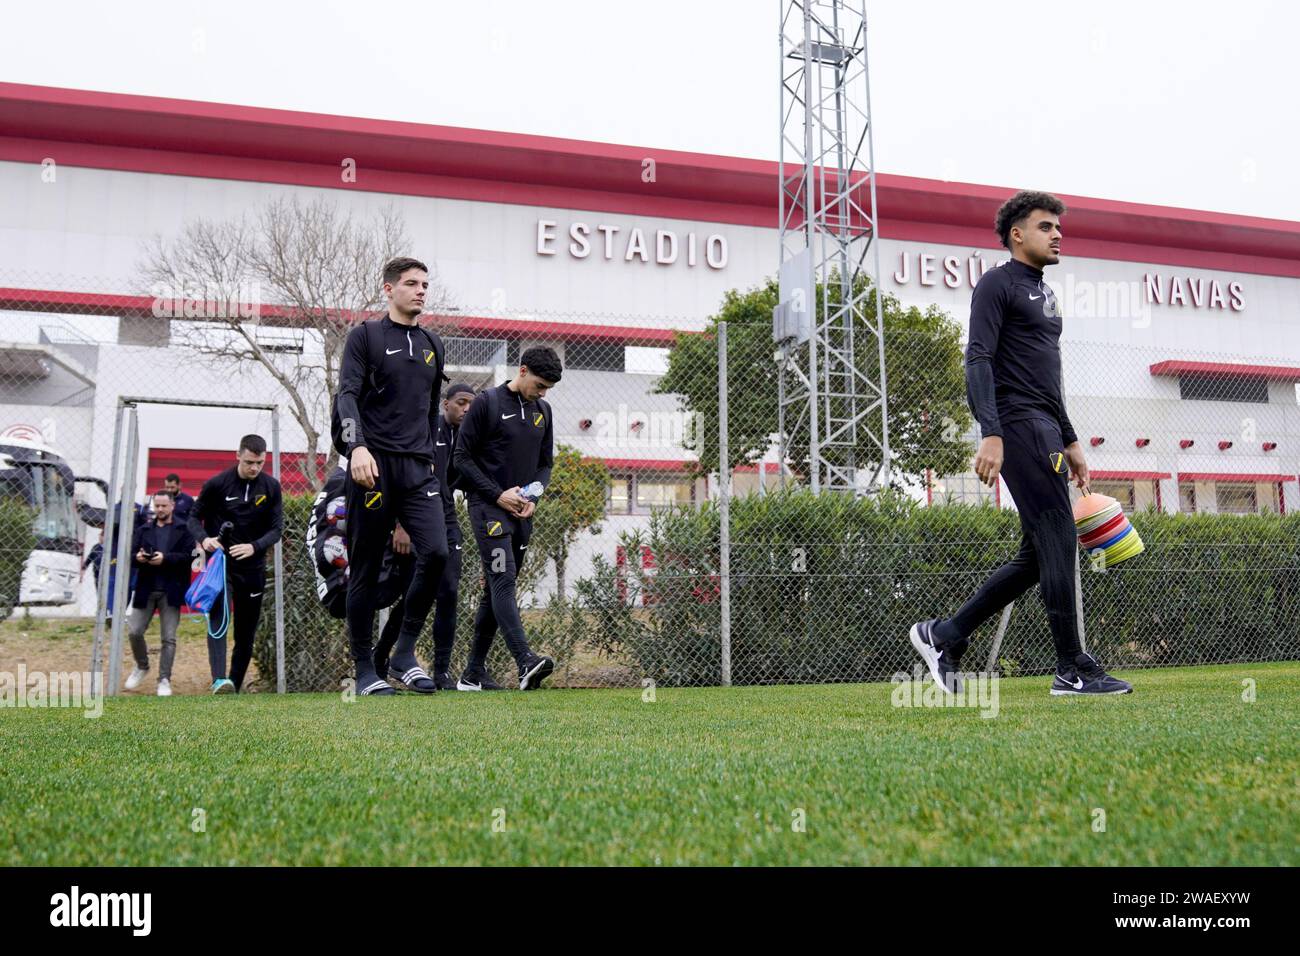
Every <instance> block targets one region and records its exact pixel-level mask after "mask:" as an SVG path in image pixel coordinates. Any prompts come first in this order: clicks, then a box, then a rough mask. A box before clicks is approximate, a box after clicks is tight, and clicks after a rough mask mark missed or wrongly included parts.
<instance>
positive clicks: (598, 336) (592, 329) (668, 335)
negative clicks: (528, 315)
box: [0, 287, 698, 348]
mask: <svg viewBox="0 0 1300 956" xmlns="http://www.w3.org/2000/svg"><path fill="white" fill-rule="evenodd" d="M154 301H155V300H154V299H152V298H150V297H149V296H146V295H112V294H110V293H104V292H70V291H65V290H61V289H19V288H8V287H0V309H4V310H6V311H10V312H49V313H52V314H58V315H65V314H70V315H118V316H128V317H136V318H139V317H146V316H151V315H153V314H154V311H153V308H154ZM385 314H386V313H383V312H370V313H358V314H357V318H358V319H363V318H378V317H379V316H381V315H385ZM258 317H259V318H262V319H267V318H269V319H272V320H273V321H272V322H269V323H267V324H283V325H293V324H295V321H296V320H297V318H298V314H297V312H296V310H294V309H288V308H284V307H281V306H274V305H261V306H259V307H258ZM611 318H613V317H611ZM274 320H278V321H274ZM423 324H427V325H429V326H430V327H431V328H432V329H433V330H434V331H436V332H438V334H440V335H444V336H459V337H464V338H492V337H494V336H503V335H504V336H511V337H514V338H528V337H537V338H548V339H563V340H570V339H582V340H585V341H592V340H595V341H601V342H609V343H618V344H622V345H648V346H657V347H660V348H667V347H669V346H671V345H672V344H673V337H674V336H676V335H691V334H698V333H691V332H682V331H679V330H677V329H659V328H642V327H638V326H626V325H595V324H592V323H587V322H551V321H545V322H537V321H533V320H530V319H502V318H495V317H492V316H475V315H433V316H429V317H428V318H427V319H426V321H425V323H423Z"/></svg>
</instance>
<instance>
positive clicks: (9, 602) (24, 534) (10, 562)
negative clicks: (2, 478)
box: [0, 497, 36, 621]
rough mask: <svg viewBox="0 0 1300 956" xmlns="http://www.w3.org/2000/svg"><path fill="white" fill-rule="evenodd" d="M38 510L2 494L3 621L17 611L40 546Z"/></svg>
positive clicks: (0, 602) (0, 577)
mask: <svg viewBox="0 0 1300 956" xmlns="http://www.w3.org/2000/svg"><path fill="white" fill-rule="evenodd" d="M34 517H35V512H33V511H32V509H31V508H30V507H29V506H28V505H27V504H25V503H24V502H23V501H21V500H19V499H17V498H11V497H0V621H3V620H5V619H6V618H7V617H9V615H10V614H12V613H13V609H14V607H15V606H16V605H17V603H18V596H19V590H20V588H21V587H22V578H23V568H24V567H26V565H27V559H28V557H30V556H31V553H32V549H33V548H34V547H36V534H35V532H34V531H33V530H32V522H33V520H34Z"/></svg>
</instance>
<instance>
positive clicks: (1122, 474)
mask: <svg viewBox="0 0 1300 956" xmlns="http://www.w3.org/2000/svg"><path fill="white" fill-rule="evenodd" d="M1088 476H1089V477H1090V478H1091V479H1093V480H1094V481H1162V480H1163V479H1165V478H1172V477H1173V475H1171V474H1170V473H1169V472H1167V471H1114V470H1110V471H1103V470H1100V469H1091V468H1090V469H1089V470H1088Z"/></svg>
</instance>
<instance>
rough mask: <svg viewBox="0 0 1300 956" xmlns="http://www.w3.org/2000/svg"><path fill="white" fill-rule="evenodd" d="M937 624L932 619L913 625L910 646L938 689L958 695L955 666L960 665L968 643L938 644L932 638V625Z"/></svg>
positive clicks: (957, 677)
mask: <svg viewBox="0 0 1300 956" xmlns="http://www.w3.org/2000/svg"><path fill="white" fill-rule="evenodd" d="M938 623H939V620H938V618H932V619H931V620H929V621H920V622H918V623H916V624H913V625H912V630H911V631H910V632H909V636H910V637H911V639H912V646H913V647H915V648H916V652H917V653H918V654H920V655H921V660H923V661H925V664H926V666H927V667H929V668H930V676H931V677H932V678H934V682H935V683H936V684H938V685H939V689H940V690H943V691H945V692H946V693H949V694H960V693H961V677H960V675H959V674H958V673H957V665H958V664H960V663H961V655H962V654H963V653H964V652H965V650H966V647H967V644H968V642H967V641H960V642H958V643H956V644H940V643H938V642H937V641H936V640H935V636H934V625H936V624H938Z"/></svg>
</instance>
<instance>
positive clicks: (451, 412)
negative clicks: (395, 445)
mask: <svg viewBox="0 0 1300 956" xmlns="http://www.w3.org/2000/svg"><path fill="white" fill-rule="evenodd" d="M472 401H474V389H473V388H472V387H471V386H469V385H466V384H464V383H463V382H457V383H456V384H455V385H450V386H448V388H447V392H446V397H445V398H444V399H443V402H442V414H441V415H439V416H438V431H437V434H435V435H434V439H433V470H434V473H435V474H436V475H437V476H438V483H439V485H440V486H441V487H442V489H443V491H442V518H443V522H444V523H445V524H446V526H447V564H446V565H445V566H444V567H443V570H442V580H441V581H439V582H438V596H437V603H436V605H435V606H434V610H433V682H434V683H435V684H436V685H438V690H456V689H457V681H456V678H454V677H452V676H451V651H452V647H453V646H454V645H455V643H456V604H457V599H458V596H459V593H460V574H461V567H462V563H461V551H462V547H463V545H464V542H465V536H464V534H463V533H462V532H461V530H460V523H459V522H458V521H457V520H456V502H455V500H454V498H453V497H452V493H451V489H452V488H453V487H454V486H455V473H454V468H453V467H452V459H451V456H452V451H453V450H454V449H455V447H456V439H457V437H458V435H459V433H460V423H461V421H462V420H463V419H464V417H465V412H466V411H468V410H469V406H470V403H471V402H472ZM399 532H401V527H400V525H399V527H398V532H394V535H393V548H394V550H395V551H397V552H398V554H403V553H409V552H410V546H411V545H410V536H409V535H407V534H405V533H404V532H401V533H399ZM403 606H404V602H403V601H402V600H399V601H398V602H397V604H395V605H394V606H393V608H392V611H391V612H390V614H389V619H388V624H387V625H385V626H384V630H383V632H382V633H381V634H380V635H379V643H378V644H376V645H375V670H376V671H378V672H379V673H383V672H384V669H385V668H386V667H387V664H388V655H389V653H390V652H391V650H392V647H393V644H394V643H396V641H397V634H398V631H399V629H400V624H394V621H395V620H396V619H398V618H399V617H400V616H401V614H402V609H403ZM494 688H496V685H495V684H493V683H492V682H491V679H490V678H489V679H488V682H487V683H486V684H484V686H483V687H482V689H483V690H489V689H494Z"/></svg>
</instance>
